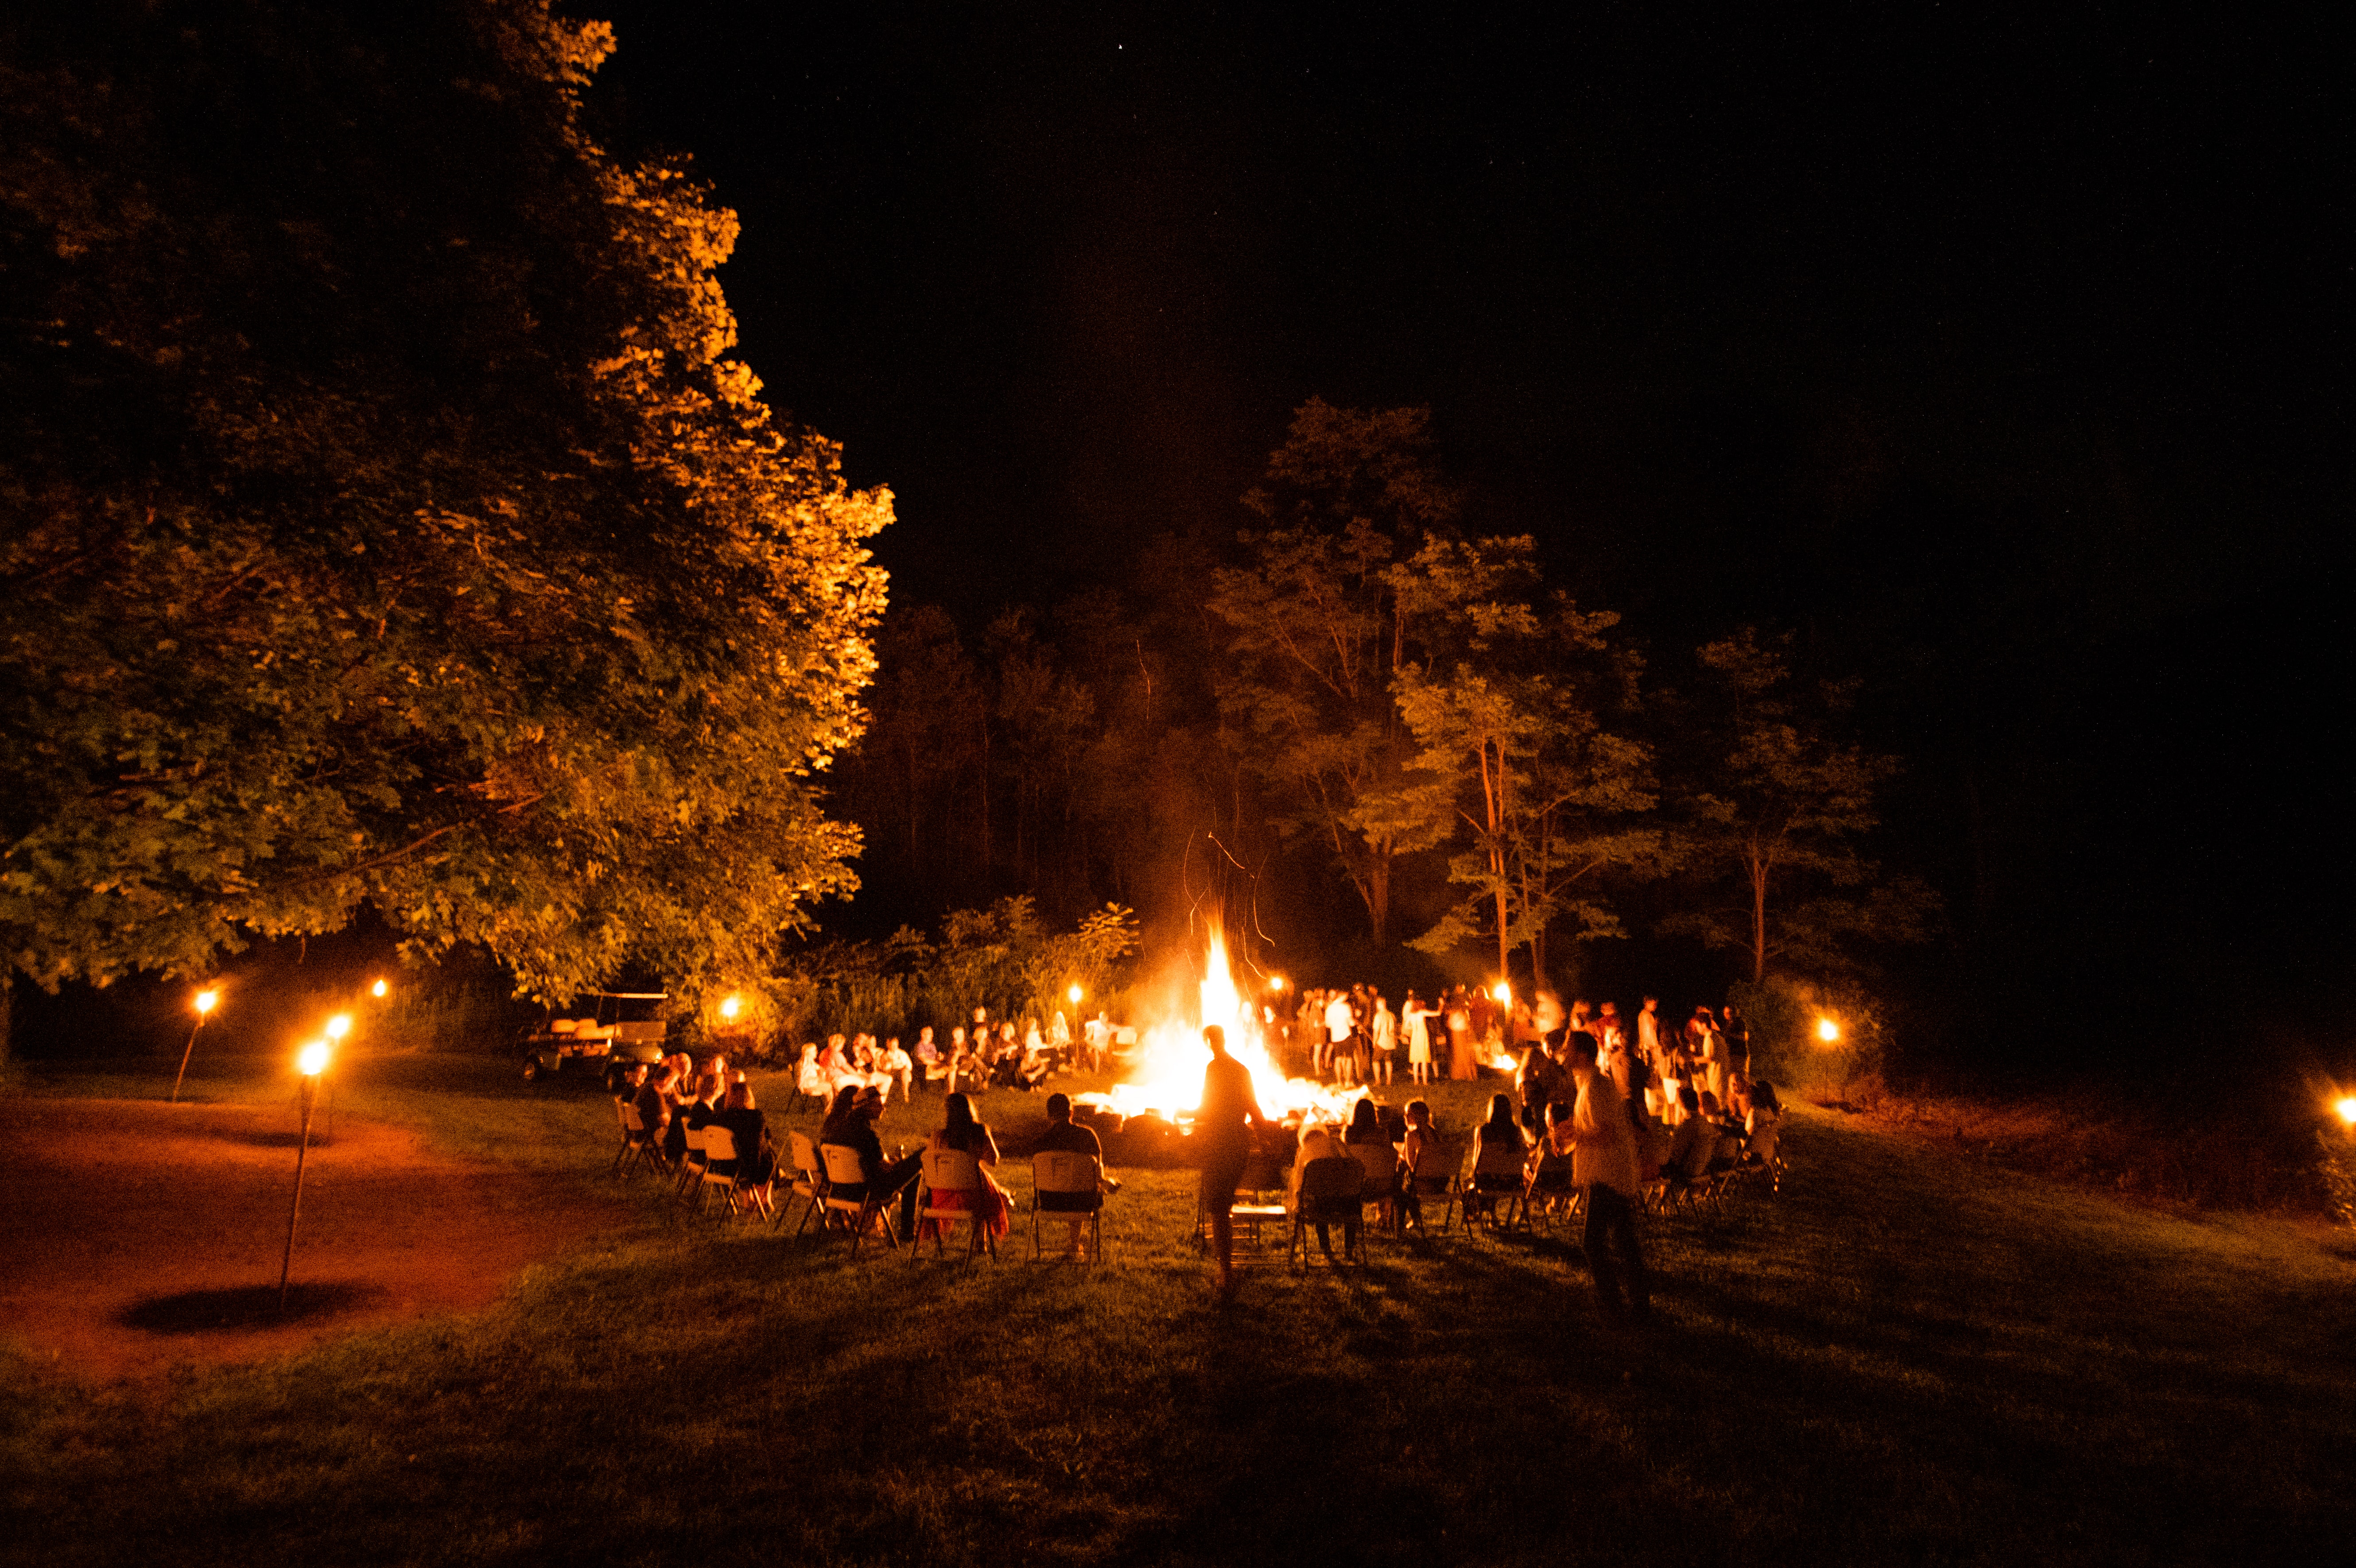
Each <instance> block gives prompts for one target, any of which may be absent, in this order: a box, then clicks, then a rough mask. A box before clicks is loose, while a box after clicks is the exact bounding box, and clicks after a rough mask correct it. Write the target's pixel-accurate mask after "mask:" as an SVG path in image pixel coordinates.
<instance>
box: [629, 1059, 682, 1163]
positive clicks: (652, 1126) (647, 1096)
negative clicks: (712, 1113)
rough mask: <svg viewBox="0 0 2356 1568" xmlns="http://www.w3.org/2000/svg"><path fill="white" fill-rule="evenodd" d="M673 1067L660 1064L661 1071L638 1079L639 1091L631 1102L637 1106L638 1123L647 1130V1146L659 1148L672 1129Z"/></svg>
mask: <svg viewBox="0 0 2356 1568" xmlns="http://www.w3.org/2000/svg"><path fill="white" fill-rule="evenodd" d="M672 1088H673V1084H672V1083H671V1067H670V1064H669V1062H663V1063H661V1064H660V1070H659V1072H654V1073H648V1074H647V1075H645V1076H643V1077H641V1078H640V1079H639V1080H638V1093H637V1097H636V1098H635V1099H634V1100H633V1101H632V1102H631V1103H632V1104H634V1105H636V1106H637V1112H638V1124H639V1125H641V1126H643V1127H645V1128H646V1130H647V1147H649V1148H655V1149H659V1148H661V1147H663V1142H664V1136H665V1135H666V1134H667V1133H668V1132H669V1129H670V1097H671V1090H672Z"/></svg>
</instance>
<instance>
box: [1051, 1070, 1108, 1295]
mask: <svg viewBox="0 0 2356 1568" xmlns="http://www.w3.org/2000/svg"><path fill="white" fill-rule="evenodd" d="M1038 1152H1040V1153H1041V1154H1084V1155H1087V1157H1090V1158H1091V1159H1093V1160H1095V1161H1096V1162H1097V1190H1096V1192H1095V1193H1094V1194H1090V1193H1086V1192H1042V1193H1040V1194H1039V1195H1038V1204H1039V1212H1041V1213H1042V1214H1070V1215H1072V1216H1074V1218H1072V1219H1070V1220H1068V1221H1065V1223H1066V1225H1067V1226H1068V1227H1069V1229H1070V1230H1071V1232H1072V1234H1071V1240H1070V1242H1069V1243H1066V1246H1065V1248H1064V1253H1065V1255H1066V1256H1067V1257H1075V1258H1076V1257H1081V1256H1084V1255H1086V1253H1087V1246H1086V1244H1085V1242H1084V1238H1085V1237H1086V1235H1087V1227H1086V1224H1085V1222H1084V1221H1082V1220H1081V1219H1080V1218H1079V1216H1081V1215H1086V1214H1092V1213H1094V1212H1096V1211H1097V1210H1098V1209H1100V1208H1102V1207H1103V1206H1104V1197H1103V1195H1104V1194H1105V1193H1108V1192H1116V1191H1119V1189H1120V1183H1119V1182H1118V1181H1113V1180H1110V1179H1108V1178H1107V1177H1106V1176H1105V1174H1104V1141H1103V1140H1102V1139H1100V1138H1098V1136H1097V1132H1096V1129H1095V1128H1094V1127H1084V1126H1082V1125H1079V1124H1078V1123H1077V1122H1075V1121H1074V1120H1072V1097H1071V1096H1070V1095H1069V1094H1066V1093H1054V1094H1050V1095H1048V1096H1047V1130H1046V1131H1045V1132H1044V1133H1042V1134H1040V1135H1039V1145H1038Z"/></svg>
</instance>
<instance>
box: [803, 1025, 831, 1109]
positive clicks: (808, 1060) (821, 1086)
mask: <svg viewBox="0 0 2356 1568" xmlns="http://www.w3.org/2000/svg"><path fill="white" fill-rule="evenodd" d="M794 1090H795V1092H796V1093H801V1094H807V1095H809V1097H810V1098H811V1099H813V1100H816V1101H817V1102H818V1103H819V1104H825V1103H826V1101H827V1097H828V1096H829V1095H830V1094H832V1093H834V1090H833V1088H832V1086H831V1085H830V1084H829V1083H827V1081H826V1073H825V1072H823V1071H821V1070H820V1069H819V1064H818V1043H817V1042H816V1041H815V1040H813V1041H811V1042H809V1043H808V1044H806V1045H804V1046H803V1047H802V1058H801V1060H800V1061H798V1062H796V1063H795V1064H794Z"/></svg>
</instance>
